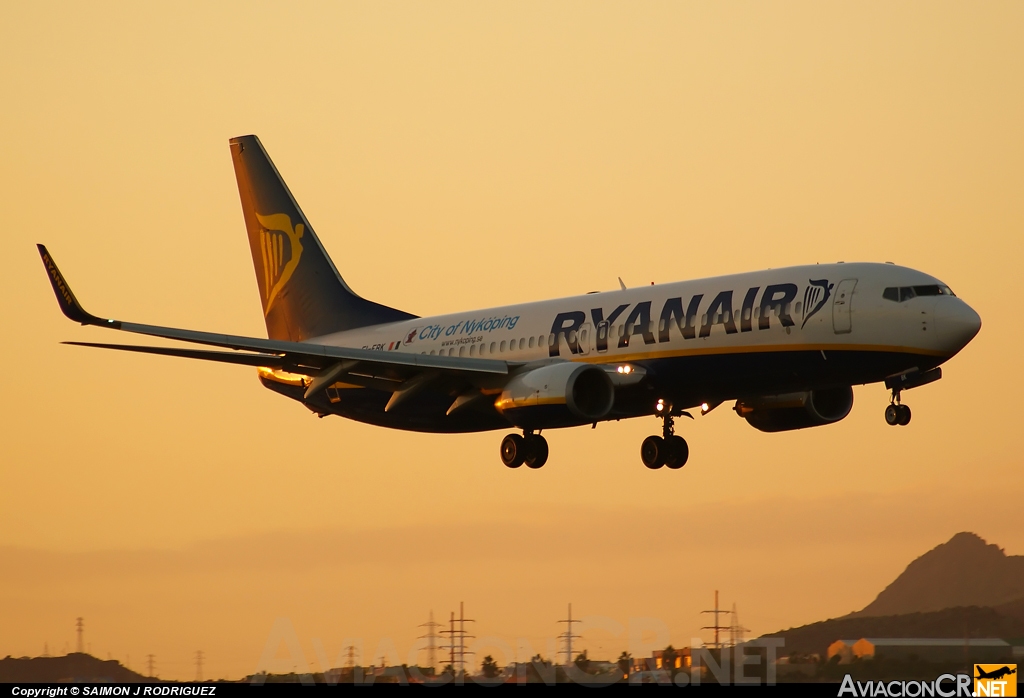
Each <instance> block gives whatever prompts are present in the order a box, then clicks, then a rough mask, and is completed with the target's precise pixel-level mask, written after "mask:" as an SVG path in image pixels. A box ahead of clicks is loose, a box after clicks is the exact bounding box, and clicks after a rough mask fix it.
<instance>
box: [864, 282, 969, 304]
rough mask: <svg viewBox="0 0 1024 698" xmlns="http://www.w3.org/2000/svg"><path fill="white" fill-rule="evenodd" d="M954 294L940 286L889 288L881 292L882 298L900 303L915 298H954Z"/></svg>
mask: <svg viewBox="0 0 1024 698" xmlns="http://www.w3.org/2000/svg"><path fill="white" fill-rule="evenodd" d="M955 295H956V294H955V293H953V291H952V290H951V289H950V288H949V286H943V285H942V284H934V285H928V286H899V287H897V286H890V287H889V288H887V289H885V290H884V291H882V298H885V299H886V300H890V301H896V302H897V303H902V302H903V301H906V300H910V299H911V298H916V297H917V296H955Z"/></svg>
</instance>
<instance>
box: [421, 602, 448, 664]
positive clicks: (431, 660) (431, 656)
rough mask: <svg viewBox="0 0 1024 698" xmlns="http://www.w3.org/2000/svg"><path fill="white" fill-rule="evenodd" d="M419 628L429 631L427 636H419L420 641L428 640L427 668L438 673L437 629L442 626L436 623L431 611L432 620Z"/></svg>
mask: <svg viewBox="0 0 1024 698" xmlns="http://www.w3.org/2000/svg"><path fill="white" fill-rule="evenodd" d="M419 627H421V628H426V629H427V634H426V635H420V636H419V639H420V640H423V639H426V641H427V666H429V667H430V668H431V669H433V670H434V671H437V630H435V628H440V627H441V624H440V623H435V622H434V612H433V611H431V612H430V620H428V621H427V622H426V623H420V625H419ZM453 668H454V667H453Z"/></svg>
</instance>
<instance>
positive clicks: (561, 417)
mask: <svg viewBox="0 0 1024 698" xmlns="http://www.w3.org/2000/svg"><path fill="white" fill-rule="evenodd" d="M614 402H615V387H614V386H613V385H612V380H611V378H609V376H608V373H607V372H606V371H605V370H604V369H603V368H599V367H597V366H591V365H589V364H581V363H574V362H570V361H563V362H559V363H554V364H548V365H547V366H540V367H538V368H534V369H530V370H528V371H525V372H523V373H519V374H516V375H515V376H513V377H512V379H511V380H510V381H509V382H508V383H507V384H506V385H505V387H504V389H503V390H502V392H501V396H500V397H499V398H498V399H497V400H496V401H495V403H494V406H495V407H496V408H498V411H500V412H501V413H502V414H503V415H505V416H506V417H508V418H509V419H510V420H511V421H512V423H513V424H515V425H516V426H518V427H522V428H526V429H543V428H550V427H561V426H574V425H579V424H587V423H589V422H596V421H597V420H599V419H601V418H603V417H604V416H605V415H607V414H608V413H609V412H611V409H612V404H613V403H614Z"/></svg>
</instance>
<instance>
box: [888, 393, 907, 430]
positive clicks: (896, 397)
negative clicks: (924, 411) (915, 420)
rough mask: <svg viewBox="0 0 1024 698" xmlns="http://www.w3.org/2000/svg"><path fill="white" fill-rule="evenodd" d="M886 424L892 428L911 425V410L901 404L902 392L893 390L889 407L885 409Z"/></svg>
mask: <svg viewBox="0 0 1024 698" xmlns="http://www.w3.org/2000/svg"><path fill="white" fill-rule="evenodd" d="M885 423H886V424H888V425H889V426H891V427H895V426H901V427H905V426H907V425H908V424H910V408H909V407H907V406H906V405H903V404H900V391H899V390H893V391H892V397H891V398H889V406H888V407H886V408H885Z"/></svg>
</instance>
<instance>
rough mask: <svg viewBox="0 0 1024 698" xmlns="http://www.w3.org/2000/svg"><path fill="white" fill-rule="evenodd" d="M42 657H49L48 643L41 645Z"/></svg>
mask: <svg viewBox="0 0 1024 698" xmlns="http://www.w3.org/2000/svg"><path fill="white" fill-rule="evenodd" d="M43 656H44V657H49V656H50V643H49V642H44V643H43Z"/></svg>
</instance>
